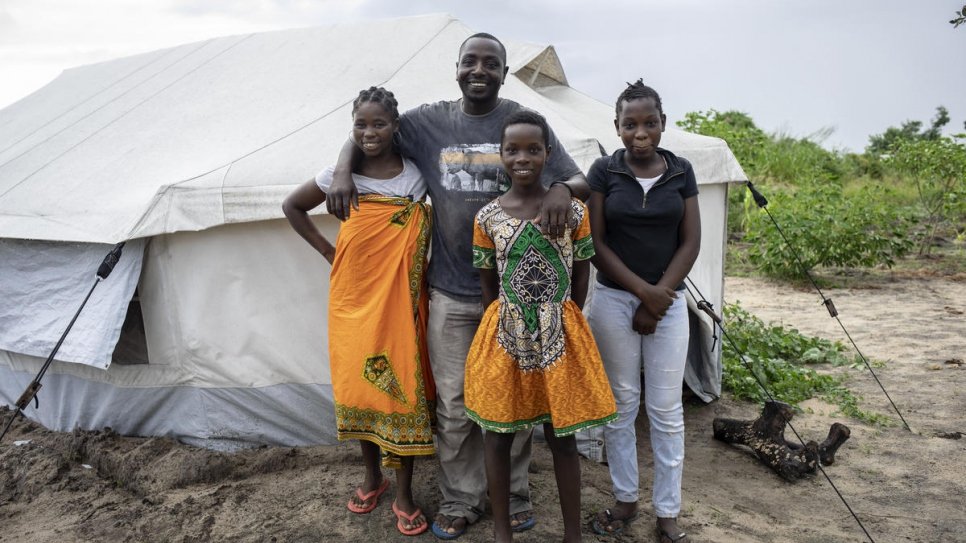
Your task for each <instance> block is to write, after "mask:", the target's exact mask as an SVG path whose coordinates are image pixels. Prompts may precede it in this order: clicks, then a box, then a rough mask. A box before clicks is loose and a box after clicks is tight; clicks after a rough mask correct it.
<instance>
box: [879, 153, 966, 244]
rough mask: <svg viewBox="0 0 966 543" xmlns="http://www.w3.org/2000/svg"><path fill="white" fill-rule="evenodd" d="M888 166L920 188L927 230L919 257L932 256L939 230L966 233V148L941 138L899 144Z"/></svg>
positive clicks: (919, 198)
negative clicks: (947, 229) (932, 248)
mask: <svg viewBox="0 0 966 543" xmlns="http://www.w3.org/2000/svg"><path fill="white" fill-rule="evenodd" d="M887 162H888V164H889V165H890V166H892V167H893V168H895V169H896V170H897V171H898V172H900V173H902V174H905V176H906V178H907V179H908V180H909V182H910V183H912V184H913V185H914V186H915V188H916V194H917V195H918V204H919V209H920V212H921V213H922V216H923V218H924V222H925V226H926V228H925V231H924V233H923V236H922V240H921V243H920V248H919V254H926V253H929V250H930V248H931V247H932V244H933V241H934V239H935V237H936V231H937V230H938V229H940V228H944V227H945V228H950V229H953V230H954V231H955V232H956V233H957V234H958V235H962V234H963V233H964V231H966V225H964V222H966V146H964V145H963V144H961V143H959V142H957V141H955V140H953V139H952V138H946V137H938V138H934V139H920V140H912V141H905V142H901V143H899V144H897V146H896V147H895V150H894V152H893V154H892V155H891V156H890V157H889V159H888V161H887Z"/></svg>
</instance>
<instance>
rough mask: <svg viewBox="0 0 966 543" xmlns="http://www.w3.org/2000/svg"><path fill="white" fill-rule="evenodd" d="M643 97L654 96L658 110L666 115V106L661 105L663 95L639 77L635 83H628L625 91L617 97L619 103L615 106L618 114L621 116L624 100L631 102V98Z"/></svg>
mask: <svg viewBox="0 0 966 543" xmlns="http://www.w3.org/2000/svg"><path fill="white" fill-rule="evenodd" d="M641 98H653V99H654V105H655V106H657V110H658V111H659V112H660V113H661V115H664V108H663V107H662V106H661V95H660V94H658V93H657V91H656V90H654V89H652V88H651V87H648V86H647V85H645V84H644V80H643V79H638V80H637V81H635V82H634V83H628V84H627V88H626V89H624V92H622V93H621V95H620V96H618V97H617V105H616V106H615V110H616V111H617V116H618V117H620V116H621V109H622V108H623V107H624V106H623V103H624V101H627V102H630V101H631V100H638V99H641Z"/></svg>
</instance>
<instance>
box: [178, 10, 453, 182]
mask: <svg viewBox="0 0 966 543" xmlns="http://www.w3.org/2000/svg"><path fill="white" fill-rule="evenodd" d="M455 22H456V19H450V20H449V21H448V22H447V23H446V24H445V25H443V26H442V28H440V29H439V30H438V31H437V32H436V33H435V34H433V35H432V36H431V37H430V38H429V39H428V40H426V42H425V43H424V44H423V45H421V46H420V47H419V48H418V49H416V51H415V52H414V53H413V54H412V55H411V56H410V57H409V58H408V59H406V61H405V62H403V63H402V64H401V65H400V66H399V67H398V68H396V70H395V71H394V72H392V74H390V75H389V77H388V78H386V79H384V80H383V81H382V82H381V83H379V84H380V85H385V84H386V83H387V82H388V81H391V80H392V78H394V77H396V74H398V73H399V72H400V71H401V70H402V69H403V68H405V67H406V66H407V65H408V64H409V63H410V62H412V60H413V59H414V58H416V55H418V54H419V53H421V52H422V51H423V50H424V49H426V47H427V46H428V45H429V44H430V43H432V42H433V40H435V39H436V38H437V37H438V36H439V35H440V34H442V33H443V31H444V30H446V29H447V28H448V27H449V26H450V25H452V24H453V23H455ZM353 100H355V97H353V98H352V99H351V100H347V101H345V102H343V103H341V104H339V105H338V106H336V107H334V108H332V109H331V110H329V111H327V112H325V113H324V114H322V115H321V116H319V117H316V118H315V119H312V120H311V121H309V122H308V123H306V124H304V125H302V126H300V127H298V128H296V129H295V130H292V131H291V132H289V133H288V134H285V135H284V136H280V137H278V138H276V139H274V140H272V141H270V142H268V143H266V144H265V145H262V146H261V147H258V148H256V149H254V150H252V151H249V152H247V153H245V154H243V155H241V156H240V157H238V158H236V159H234V160H231V161H229V162H227V163H225V164H222V165H220V166H217V167H215V168H212V169H210V170H208V171H206V172H202V173H200V174H198V175H195V176H193V177H189V178H187V179H184V180H181V181H178V182H177V183H173V184H171V185H169V186H172V187H174V186H178V185H180V184H182V183H187V182H189V181H194V180H195V179H198V178H199V177H204V176H206V175H208V174H210V173H212V172H216V171H218V170H220V169H222V168H224V167H226V166H232V165H234V164H235V163H236V162H240V161H242V160H244V159H246V158H248V157H250V156H252V155H254V154H255V153H258V152H259V151H263V150H265V149H267V148H268V147H271V146H272V145H275V144H276V143H279V142H281V141H282V140H284V139H286V138H288V137H290V136H294V135H295V134H297V133H299V132H301V131H302V130H305V129H306V128H308V127H310V126H312V125H313V124H315V123H317V122H319V121H321V120H322V119H325V118H326V117H328V116H329V115H332V114H333V113H335V112H336V111H339V110H340V109H342V108H343V107H345V106H347V105H349V104H351V103H352V101H353ZM222 186H224V185H222Z"/></svg>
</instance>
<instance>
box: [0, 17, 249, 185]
mask: <svg viewBox="0 0 966 543" xmlns="http://www.w3.org/2000/svg"><path fill="white" fill-rule="evenodd" d="M252 36H254V34H249V35H247V36H245V37H243V38H242V39H240V40H238V41H237V42H235V43H233V44H232V45H230V46H229V47H227V48H225V49H224V50H222V51H220V52H218V53H217V54H216V55H215V56H213V57H211V58H209V59H208V60H206V61H204V62H202V63H201V64H199V65H198V66H196V67H195V68H193V69H191V70H189V71H188V72H187V73H185V74H184V75H182V76H181V77H179V78H177V79H175V80H174V81H172V82H171V83H169V84H167V85H165V86H164V87H162V88H161V89H159V90H158V91H157V92H155V93H154V94H152V95H151V96H148V97H147V98H145V99H144V100H141V101H140V102H138V103H137V104H135V105H134V107H132V108H131V109H128V110H127V111H125V112H124V113H122V114H120V115H118V116H117V117H115V118H114V119H112V120H111V121H110V122H109V123H107V124H105V125H104V126H102V127H100V128H98V129H97V130H95V131H94V132H92V133H91V134H90V135H88V136H87V137H86V138H84V139H82V140H81V141H79V142H77V143H75V144H74V145H72V146H70V147H69V148H67V150H65V151H64V152H63V153H61V154H59V155H57V156H56V157H54V158H52V159H50V160H49V161H47V162H46V163H45V164H44V165H43V166H41V167H39V168H37V169H36V170H34V171H33V172H31V173H30V174H28V175H27V176H26V177H24V178H23V179H21V180H20V181H18V182H16V183H14V185H13V186H11V187H10V188H9V189H7V190H5V191H4V192H3V193H0V198H3V197H4V196H6V195H7V194H9V193H10V191H12V190H13V189H15V188H17V187H18V186H20V185H21V184H23V183H24V182H26V181H27V180H28V179H30V178H31V177H33V176H34V175H36V174H37V173H38V172H40V171H41V170H43V169H44V168H46V167H47V166H50V165H51V164H53V163H54V162H56V161H57V160H59V159H60V158H61V157H63V156H64V155H66V154H67V153H69V152H71V151H73V150H74V149H76V148H78V147H80V146H81V145H82V144H83V143H85V142H86V141H87V140H89V139H91V138H93V137H94V136H96V135H97V134H100V133H101V131H103V130H104V129H106V128H107V127H109V126H111V125H112V124H114V123H116V122H117V121H119V120H121V119H123V118H124V117H125V116H127V114H129V113H131V112H132V111H134V110H135V109H137V108H139V107H140V106H141V105H143V104H145V103H147V102H148V101H149V100H151V99H152V98H154V97H156V96H158V95H159V94H161V93H162V92H164V91H166V90H168V89H170V88H171V87H173V86H174V85H176V84H177V83H180V82H181V81H182V80H184V79H185V78H187V77H188V76H190V75H192V74H194V73H195V72H197V71H198V70H200V69H201V68H203V67H204V66H206V65H208V63H210V62H212V61H214V60H215V59H217V58H218V57H220V56H221V55H223V54H225V53H227V52H228V51H230V50H232V49H234V48H235V47H236V46H238V45H239V44H241V43H242V42H243V41H245V40H247V39H249V38H251V37H252Z"/></svg>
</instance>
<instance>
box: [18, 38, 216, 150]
mask: <svg viewBox="0 0 966 543" xmlns="http://www.w3.org/2000/svg"><path fill="white" fill-rule="evenodd" d="M211 42H212V40H208V41H206V42H202V43H201V45H199V46H198V47H195V48H194V49H192V50H191V51H189V52H188V53H186V54H185V55H184V56H182V57H181V58H179V59H177V60H175V61H174V62H172V63H171V64H169V65H168V66H165V67H164V68H163V69H162V70H161V71H159V72H156V73H154V74H153V75H151V77H148V78H147V79H145V80H144V81H141V82H140V83H138V84H137V85H134V86H133V87H131V88H130V89H128V90H126V91H124V92H122V93H121V94H119V95H117V96H115V97H114V98H112V99H111V100H110V101H109V102H106V103H105V104H103V105H101V106H100V107H98V108H96V109H95V110H94V111H91V112H90V113H88V114H87V115H84V116H83V117H81V118H80V119H77V120H76V121H74V122H73V123H71V124H69V125H67V126H65V127H64V128H62V129H60V130H58V131H57V132H55V133H53V134H51V135H50V136H48V137H47V138H45V139H44V140H43V141H39V142H37V143H36V144H35V145H33V146H31V147H30V148H29V149H26V150H25V151H24V152H22V153H20V154H19V155H17V156H15V157H13V158H11V159H10V160H8V161H6V162H4V163H3V164H0V168H2V167H4V166H6V165H7V164H9V163H11V162H13V161H14V160H17V159H18V158H20V157H22V156H24V155H25V154H27V153H29V152H30V151H33V150H34V149H36V148H37V146H39V145H42V144H44V143H47V142H48V141H50V140H51V139H52V138H54V137H56V136H59V135H60V134H62V133H63V132H64V131H65V130H67V129H68V128H71V127H73V126H75V125H76V124H77V123H79V122H81V121H83V120H84V119H86V118H88V117H90V116H91V115H93V114H95V113H97V112H98V111H100V110H102V109H104V108H105V107H107V106H109V105H111V104H113V103H114V102H115V101H117V100H118V99H119V98H121V97H123V96H124V95H126V94H127V93H129V92H131V91H133V90H134V89H136V88H138V87H140V86H141V85H143V84H144V83H147V82H148V81H150V80H151V79H152V78H154V77H155V76H157V75H159V74H161V73H163V72H164V71H165V70H167V69H168V68H170V67H171V66H174V65H175V64H177V63H178V62H180V61H181V60H183V59H185V58H187V57H189V56H190V55H191V54H192V53H194V52H196V51H198V50H199V49H201V48H202V47H204V46H205V45H207V44H209V43H211ZM176 49H177V47H172V48H171V49H169V50H168V51H167V52H166V53H165V54H163V55H161V56H159V57H158V58H156V59H154V60H152V61H150V62H147V63H145V64H144V65H142V66H140V67H138V68H137V69H136V70H134V71H132V72H130V73H128V74H127V75H125V76H124V77H122V78H120V79H118V80H116V81H114V82H113V83H111V84H110V85H108V86H106V87H104V88H103V89H101V90H99V91H97V92H95V93H94V94H92V95H90V96H88V97H87V98H85V99H84V100H82V101H81V102H78V103H77V104H74V105H73V106H70V108H68V109H67V110H65V111H64V112H62V113H61V114H59V115H57V116H56V117H54V118H53V119H51V120H49V121H47V122H46V123H44V124H43V125H41V126H40V127H38V128H36V129H35V130H34V131H33V132H31V133H29V134H27V135H26V136H24V137H22V138H20V139H19V140H17V141H15V142H13V143H11V144H10V145H8V146H7V147H5V148H3V149H0V153H5V152H7V151H8V150H10V149H12V148H13V147H15V146H16V145H17V144H19V143H20V142H22V141H24V140H26V139H27V138H29V137H30V136H33V135H34V134H36V133H37V132H40V131H41V130H43V129H44V128H46V127H48V126H50V125H51V124H53V123H54V122H56V121H58V120H60V119H62V118H63V117H64V116H65V115H67V114H68V113H70V112H72V111H74V110H75V109H77V108H79V107H80V106H82V105H84V104H86V103H87V102H89V101H91V100H93V99H94V98H96V97H97V96H99V95H101V94H103V93H104V92H107V91H108V90H109V89H111V88H112V87H114V86H115V85H118V84H119V83H121V82H122V81H124V80H125V79H127V78H129V77H131V76H133V75H134V74H136V73H138V72H140V71H141V70H144V69H145V68H147V67H148V66H151V65H152V64H155V63H156V62H160V61H161V59H163V58H165V57H167V56H168V55H169V54H171V53H172V52H173V51H175V50H176ZM61 73H62V74H63V72H61Z"/></svg>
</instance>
